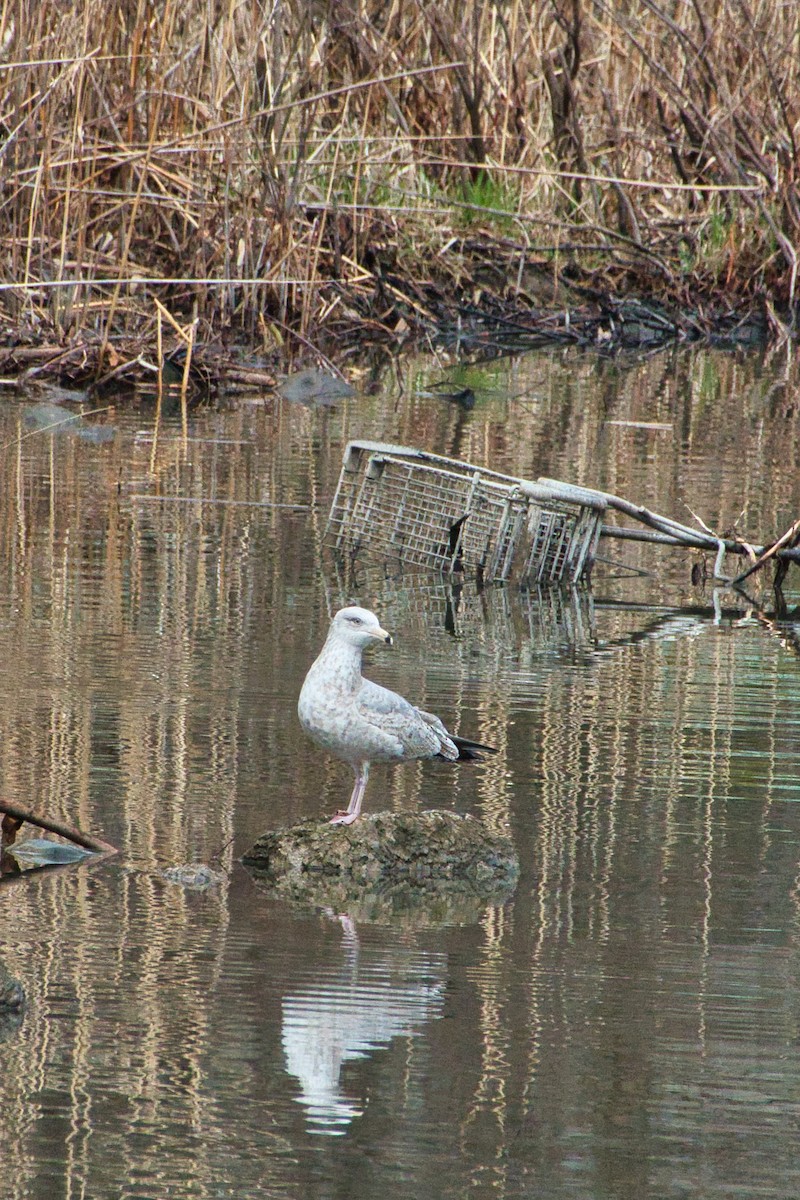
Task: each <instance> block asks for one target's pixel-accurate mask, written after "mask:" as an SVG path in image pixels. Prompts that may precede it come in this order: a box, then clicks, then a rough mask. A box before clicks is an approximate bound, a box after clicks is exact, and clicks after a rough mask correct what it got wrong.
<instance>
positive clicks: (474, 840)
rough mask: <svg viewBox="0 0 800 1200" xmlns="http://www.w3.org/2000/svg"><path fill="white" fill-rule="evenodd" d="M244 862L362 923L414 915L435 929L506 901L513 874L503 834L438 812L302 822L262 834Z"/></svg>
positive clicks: (284, 888) (292, 892)
mask: <svg viewBox="0 0 800 1200" xmlns="http://www.w3.org/2000/svg"><path fill="white" fill-rule="evenodd" d="M242 861H243V863H244V864H245V866H247V867H249V868H250V870H251V871H252V872H253V874H254V875H255V876H256V878H258V879H260V880H261V881H263V882H267V883H269V884H270V885H271V886H272V887H274V889H275V890H276V891H277V892H278V893H279V894H281V895H283V896H286V897H287V898H291V899H293V900H297V901H304V902H305V903H311V904H317V905H320V904H327V905H331V906H333V907H335V908H337V909H340V908H344V907H348V909H349V911H350V913H351V915H352V916H354V917H358V916H361V917H362V918H363V919H366V920H380V919H381V918H382V917H387V918H388V917H392V916H396V915H398V914H399V913H413V912H414V911H415V910H416V911H417V912H418V913H419V914H423V913H424V914H426V915H427V919H428V921H432V922H433V923H439V922H446V921H453V920H455V921H464V920H477V919H478V918H479V917H480V915H481V912H482V911H483V908H484V907H485V905H486V903H487V902H494V903H502V902H503V901H504V900H506V899H508V897H509V896H510V895H511V893H512V892H513V890H514V887H515V886H516V882H517V878H518V876H519V861H518V859H517V856H516V854H515V852H514V847H513V845H512V843H511V841H510V840H509V839H508V838H506V837H502V836H499V835H497V834H494V833H492V832H490V830H488V829H487V828H486V826H485V825H483V824H482V822H480V821H478V820H476V819H475V818H474V817H469V816H466V817H462V816H459V815H457V814H456V813H449V812H439V811H431V812H423V813H375V814H367V815H366V816H363V817H360V818H359V819H358V821H356V822H355V823H354V824H353V825H331V824H330V822H329V821H327V820H324V819H320V818H315V819H312V820H309V821H302V822H300V824H298V825H292V826H289V827H288V828H286V829H277V830H274V831H272V832H270V833H265V834H264V835H263V836H262V837H260V838H259V839H258V841H257V842H256V844H255V845H254V846H253V847H252V849H251V850H250V851H249V852H248V853H247V854H245V855H244V857H243V859H242ZM353 904H355V905H356V906H357V911H353V907H352V906H353Z"/></svg>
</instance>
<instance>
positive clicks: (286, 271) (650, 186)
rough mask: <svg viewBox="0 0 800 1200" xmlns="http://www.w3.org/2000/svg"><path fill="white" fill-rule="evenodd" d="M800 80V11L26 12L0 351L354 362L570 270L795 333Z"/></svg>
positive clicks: (3, 88)
mask: <svg viewBox="0 0 800 1200" xmlns="http://www.w3.org/2000/svg"><path fill="white" fill-rule="evenodd" d="M799 76H800V23H798V20H797V7H796V4H795V3H794V0H785V2H783V3H781V2H778V0H694V2H690V0H669V2H667V0H664V2H663V3H654V2H651V0H639V2H637V0H629V2H626V3H616V2H615V3H610V2H609V3H604V2H603V0H595V2H593V3H589V2H588V0H547V2H538V3H530V2H527V3H522V2H521V0H509V2H506V3H486V2H485V0H480V2H478V0H469V2H468V3H466V4H463V5H456V4H442V3H428V2H425V0H391V2H389V3H377V2H375V0H333V2H332V3H328V4H324V3H315V2H313V0H283V2H281V0H276V2H275V3H259V2H257V0H241V2H238V3H237V2H236V0H233V2H230V3H227V4H220V3H217V2H215V0H209V2H208V3H206V4H200V3H197V0H182V2H181V3H176V2H175V0H159V2H158V3H154V2H152V0H123V2H122V3H120V4H115V5H108V4H107V3H105V2H101V0H86V2H85V3H82V4H78V3H76V4H74V5H72V6H71V7H70V6H66V5H64V4H63V3H58V2H57V0H35V2H34V0H6V3H5V4H2V5H0V289H1V290H0V337H2V340H3V341H4V342H5V344H6V345H7V346H8V345H11V344H15V345H18V344H19V343H20V342H24V343H27V344H29V345H35V344H41V343H42V342H50V343H54V344H60V345H61V346H62V347H70V346H74V345H75V344H76V343H80V345H82V346H83V347H84V350H85V347H86V346H87V345H89V344H93V345H94V347H95V358H96V356H97V354H98V353H99V355H100V361H101V363H103V364H104V365H105V366H111V367H113V365H114V362H115V354H116V351H115V350H114V345H115V342H116V344H117V345H119V344H120V341H119V339H125V338H128V339H130V338H134V339H137V340H139V341H141V342H142V344H147V341H148V339H153V338H154V330H155V322H156V315H157V304H156V300H158V301H160V302H161V303H163V304H164V305H165V306H166V308H167V309H168V310H169V312H170V313H171V314H172V315H173V316H175V317H176V318H177V319H179V320H180V321H182V322H187V321H188V322H194V326H193V328H194V330H195V340H196V341H199V342H202V343H203V344H209V343H211V342H212V341H213V340H214V339H215V338H216V339H219V338H222V339H227V340H228V341H242V340H244V341H246V342H248V343H249V344H250V345H251V346H252V345H253V343H254V342H255V343H256V344H258V343H261V344H262V345H263V347H264V348H265V349H272V350H274V349H276V348H278V349H279V348H281V346H283V345H284V344H285V339H286V338H289V339H291V340H292V342H293V344H294V343H295V339H300V342H301V343H302V344H306V345H308V344H310V343H314V344H319V345H322V344H327V345H328V346H330V345H334V344H335V345H338V346H344V345H345V344H346V343H347V340H348V339H352V338H353V336H354V333H355V331H358V336H359V337H363V336H364V334H365V333H366V334H367V335H369V334H370V333H373V334H375V335H377V336H381V335H394V336H398V335H403V334H405V332H406V330H407V329H408V328H409V327H410V326H413V325H414V324H415V322H418V321H421V322H423V323H424V322H425V321H426V320H427V319H428V318H430V317H431V315H432V313H434V310H435V307H436V303H437V300H438V297H440V296H441V295H444V294H446V295H449V296H450V297H455V298H456V307H455V309H453V310H452V311H453V312H455V313H456V314H457V313H458V305H459V304H460V305H462V306H463V305H476V304H477V305H479V304H480V303H481V302H482V301H483V300H484V299H485V298H486V297H490V298H491V299H492V300H493V301H499V302H503V303H512V304H513V305H516V306H521V307H522V308H524V309H527V310H529V311H530V310H533V309H537V310H538V309H541V308H543V307H546V306H547V305H548V304H554V303H558V302H559V300H560V289H563V287H564V284H565V281H571V282H574V281H581V282H583V283H584V284H585V283H586V282H587V281H590V282H592V283H593V285H594V286H601V287H602V288H603V289H604V290H605V291H607V292H608V293H610V294H612V295H613V294H617V295H624V294H626V293H629V292H630V291H631V289H633V290H637V291H638V292H639V293H640V294H647V295H650V296H654V295H655V296H661V295H663V296H668V297H669V298H670V299H671V300H672V301H673V302H678V303H685V304H686V305H698V304H699V305H703V304H708V305H716V306H721V307H722V308H723V309H724V308H726V307H727V308H729V309H737V308H740V307H743V306H744V307H747V306H753V305H760V306H761V307H762V308H763V309H766V310H767V311H768V312H769V313H770V314H780V317H781V320H782V321H786V320H791V314H792V312H793V311H795V304H796V292H797V249H796V247H797V243H798V238H800V198H799V196H798V169H799V168H800V156H799V155H798V137H800V89H799V87H798V83H799ZM333 339H336V341H335V342H334V341H333Z"/></svg>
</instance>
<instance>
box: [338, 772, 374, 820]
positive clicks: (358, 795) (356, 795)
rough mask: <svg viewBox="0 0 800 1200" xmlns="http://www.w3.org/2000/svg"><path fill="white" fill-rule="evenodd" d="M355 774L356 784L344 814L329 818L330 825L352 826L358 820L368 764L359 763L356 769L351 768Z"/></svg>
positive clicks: (367, 777) (367, 773) (365, 788)
mask: <svg viewBox="0 0 800 1200" xmlns="http://www.w3.org/2000/svg"><path fill="white" fill-rule="evenodd" d="M353 770H354V771H355V774H356V782H355V786H354V787H353V794H352V796H351V797H350V803H349V804H348V806H347V810H346V811H345V812H337V813H335V814H334V816H332V817H331V821H330V823H331V825H352V824H353V821H355V820H357V819H358V815H359V813H360V812H361V801H362V800H363V799H364V792H365V791H366V790H367V780H368V779H369V763H368V762H363V763H359V765H358V766H357V767H353Z"/></svg>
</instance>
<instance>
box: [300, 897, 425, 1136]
mask: <svg viewBox="0 0 800 1200" xmlns="http://www.w3.org/2000/svg"><path fill="white" fill-rule="evenodd" d="M339 919H340V921H341V924H342V930H343V937H342V947H341V967H340V968H339V969H337V970H335V971H329V972H327V973H326V974H325V976H323V977H322V978H320V979H319V980H318V981H317V982H313V983H311V982H310V983H309V984H308V985H307V986H306V987H304V988H302V989H301V990H298V991H296V992H293V993H291V994H289V995H286V996H285V997H284V999H283V1004H282V1030H283V1052H284V1054H285V1056H286V1069H287V1071H288V1072H289V1074H290V1075H293V1076H295V1078H296V1079H297V1080H298V1081H299V1083H300V1092H299V1094H298V1096H297V1099H298V1101H299V1102H300V1103H301V1104H302V1105H303V1106H304V1108H305V1110H306V1114H307V1122H308V1129H309V1132H311V1133H322V1134H328V1135H333V1136H336V1135H341V1134H344V1133H346V1132H347V1129H348V1127H349V1125H350V1123H351V1122H352V1120H353V1119H354V1117H358V1116H360V1115H361V1112H362V1106H361V1105H359V1104H356V1103H354V1102H353V1100H352V1099H351V1098H349V1097H348V1096H347V1095H346V1094H345V1093H344V1091H343V1089H342V1085H341V1081H340V1076H341V1072H342V1067H343V1065H344V1064H345V1063H347V1062H352V1061H353V1060H355V1059H359V1058H366V1057H367V1056H368V1054H369V1053H370V1051H372V1050H376V1049H379V1048H380V1047H382V1046H388V1045H389V1043H390V1042H391V1041H392V1039H393V1038H396V1037H408V1036H413V1035H415V1034H418V1033H420V1032H421V1030H422V1028H423V1027H424V1026H425V1024H426V1023H427V1022H428V1021H431V1020H433V1019H434V1018H436V1017H440V1016H441V1015H442V995H443V990H444V987H443V983H442V982H441V976H442V975H443V974H444V958H443V957H442V956H441V955H427V954H425V953H423V952H421V951H419V950H416V949H414V948H413V947H412V946H409V945H404V944H402V943H399V944H390V945H388V946H387V945H385V944H384V945H382V946H380V947H374V946H371V947H368V948H362V947H361V945H360V944H359V938H358V934H357V932H356V928H355V926H354V924H353V922H352V921H351V920H350V918H349V917H340V918H339Z"/></svg>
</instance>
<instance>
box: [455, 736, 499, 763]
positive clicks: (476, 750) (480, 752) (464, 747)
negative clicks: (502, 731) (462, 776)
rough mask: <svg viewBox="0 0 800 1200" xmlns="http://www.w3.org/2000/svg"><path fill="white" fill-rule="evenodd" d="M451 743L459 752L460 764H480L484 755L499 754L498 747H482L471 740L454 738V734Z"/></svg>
mask: <svg viewBox="0 0 800 1200" xmlns="http://www.w3.org/2000/svg"><path fill="white" fill-rule="evenodd" d="M450 741H451V742H452V743H453V745H454V746H455V747H456V749H457V750H458V762H480V761H481V759H482V758H483V756H484V754H497V747H496V746H482V745H481V743H480V742H471V741H470V740H469V738H461V737H453V735H452V733H451V734H450Z"/></svg>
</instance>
